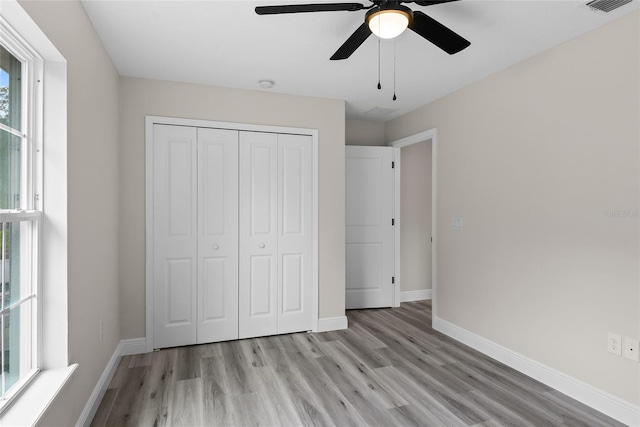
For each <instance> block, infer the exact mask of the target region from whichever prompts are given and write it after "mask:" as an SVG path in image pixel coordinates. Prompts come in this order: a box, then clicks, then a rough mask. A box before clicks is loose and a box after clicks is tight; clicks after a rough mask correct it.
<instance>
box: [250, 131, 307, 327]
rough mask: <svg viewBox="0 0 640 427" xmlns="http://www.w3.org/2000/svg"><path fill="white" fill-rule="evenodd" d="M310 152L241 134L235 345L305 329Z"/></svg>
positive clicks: (278, 137)
mask: <svg viewBox="0 0 640 427" xmlns="http://www.w3.org/2000/svg"><path fill="white" fill-rule="evenodd" d="M311 147H312V144H311V137H309V136H303V135H283V134H273V133H263V132H240V153H239V157H240V183H239V186H240V193H239V194H240V226H239V228H240V284H239V291H240V292H239V310H240V312H239V336H240V338H247V337H253V336H264V335H272V334H278V333H288V332H294V331H304V330H309V329H311V326H312V325H311V301H312V298H311V286H310V285H311V280H312V278H311V256H312V246H311V245H312V224H311V218H312V215H311V209H312V173H311V171H312V153H311Z"/></svg>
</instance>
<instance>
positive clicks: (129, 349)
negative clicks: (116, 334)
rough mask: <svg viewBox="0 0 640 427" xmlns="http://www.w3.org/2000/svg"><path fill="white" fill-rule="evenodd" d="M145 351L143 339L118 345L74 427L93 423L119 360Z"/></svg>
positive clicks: (135, 339) (82, 426)
mask: <svg viewBox="0 0 640 427" xmlns="http://www.w3.org/2000/svg"><path fill="white" fill-rule="evenodd" d="M146 351H147V350H146V340H145V338H134V339H127V340H122V341H120V342H119V343H118V345H117V346H116V349H115V351H114V352H113V355H112V356H111V359H109V362H108V363H107V366H106V367H105V368H104V371H103V372H102V375H101V376H100V379H99V380H98V383H97V384H96V386H95V387H94V389H93V393H91V396H89V400H87V404H86V405H84V409H83V411H82V413H81V414H80V418H78V422H77V423H76V427H89V426H90V425H91V421H93V417H94V416H95V415H96V412H97V411H98V407H99V406H100V402H102V398H103V397H104V394H105V393H106V392H107V387H109V383H110V382H111V379H112V378H113V375H114V374H115V373H116V369H118V363H120V358H121V357H122V356H128V355H131V354H141V353H146Z"/></svg>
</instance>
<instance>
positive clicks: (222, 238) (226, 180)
mask: <svg viewBox="0 0 640 427" xmlns="http://www.w3.org/2000/svg"><path fill="white" fill-rule="evenodd" d="M197 300H198V307H197V309H198V323H197V334H196V335H197V340H196V342H197V343H206V342H213V341H225V340H232V339H237V338H238V131H235V130H226V129H207V128H198V298H197Z"/></svg>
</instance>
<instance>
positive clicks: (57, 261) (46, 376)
mask: <svg viewBox="0 0 640 427" xmlns="http://www.w3.org/2000/svg"><path fill="white" fill-rule="evenodd" d="M0 17H2V18H3V19H4V20H5V22H7V23H8V25H10V26H11V27H12V28H14V29H15V30H16V32H17V33H19V35H20V36H21V38H22V39H23V40H24V41H25V43H27V44H28V45H29V46H31V47H32V48H33V49H34V50H35V51H36V52H37V53H38V54H39V56H40V57H41V58H42V59H43V64H42V73H43V79H42V81H43V82H44V81H46V82H47V84H46V85H44V88H43V92H42V96H41V97H40V98H39V99H38V100H36V102H38V103H40V104H39V105H40V106H41V108H42V109H43V112H44V120H43V121H42V122H41V123H40V125H39V126H41V127H40V129H32V130H30V132H34V133H35V134H39V135H41V136H42V137H41V139H40V140H39V141H38V143H37V144H36V145H35V146H36V147H39V149H40V156H39V157H37V158H38V159H39V161H41V165H42V166H41V167H40V166H38V165H36V167H34V170H42V171H43V173H42V175H41V176H36V177H34V180H33V182H34V183H37V185H40V188H39V189H38V188H35V189H34V193H35V194H39V195H40V200H39V203H37V204H35V205H33V206H34V208H36V209H39V210H41V211H42V212H43V219H42V221H41V233H40V242H41V259H40V262H41V264H40V265H41V269H40V273H41V274H40V277H42V278H43V280H42V282H43V285H44V286H43V287H42V289H41V292H40V295H41V299H42V304H41V316H40V320H39V326H40V331H41V334H40V336H41V342H40V349H41V352H40V355H41V360H40V366H41V369H42V372H41V373H40V374H39V375H37V377H36V378H35V380H34V381H32V383H31V384H30V385H29V386H28V387H27V388H26V391H25V392H24V393H22V394H21V395H20V396H19V398H17V399H15V401H14V403H13V404H12V405H11V406H10V407H9V408H8V409H7V410H6V411H5V412H4V413H2V414H1V415H0V424H1V425H5V424H6V425H14V424H19V425H32V424H34V423H35V422H36V421H37V420H38V419H39V418H40V417H41V416H42V414H43V413H44V412H45V411H46V409H47V407H48V406H49V405H50V404H51V402H52V401H53V400H54V399H55V397H56V395H57V394H58V393H59V392H60V390H61V389H62V387H63V386H64V384H66V383H67V382H68V381H69V378H70V377H71V376H72V373H73V371H74V370H75V368H76V367H77V365H69V354H68V328H67V325H68V297H67V282H68V267H67V264H68V250H67V230H68V225H67V190H66V189H67V64H66V61H65V59H64V57H63V56H62V55H61V54H60V52H59V51H58V50H57V49H56V47H55V46H54V45H53V43H51V41H50V40H49V39H48V38H47V36H46V35H45V34H44V33H43V32H42V30H41V29H40V28H39V27H38V26H37V24H36V23H35V22H34V21H33V20H32V19H31V17H30V16H29V14H28V13H26V11H25V10H24V9H23V8H22V6H20V4H19V3H18V1H17V0H2V7H1V8H0ZM3 33H4V31H3ZM43 141H44V145H45V146H46V152H44V151H43V149H42V147H43ZM46 194H49V195H54V196H55V197H53V196H51V197H48V198H47V200H46V203H44V195H46Z"/></svg>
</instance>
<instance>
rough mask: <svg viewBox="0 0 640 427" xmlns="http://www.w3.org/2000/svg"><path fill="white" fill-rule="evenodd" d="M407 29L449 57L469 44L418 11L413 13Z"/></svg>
mask: <svg viewBox="0 0 640 427" xmlns="http://www.w3.org/2000/svg"><path fill="white" fill-rule="evenodd" d="M409 28H411V29H412V30H413V31H415V32H416V33H418V34H419V35H421V36H422V37H424V38H425V39H427V40H429V41H430V42H431V43H433V44H435V45H436V46H438V47H439V48H440V49H442V50H444V51H445V52H447V53H448V54H449V55H453V54H454V53H458V52H460V51H461V50H462V49H464V48H466V47H467V46H469V45H470V44H471V42H469V41H468V40H466V39H465V38H464V37H462V36H460V35H458V34H456V33H454V32H453V31H452V30H450V29H449V28H447V27H445V26H444V25H442V24H441V23H439V22H438V21H436V20H435V19H433V18H431V17H429V16H427V15H425V14H424V13H422V12H420V11H414V12H413V20H412V21H411V24H409Z"/></svg>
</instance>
